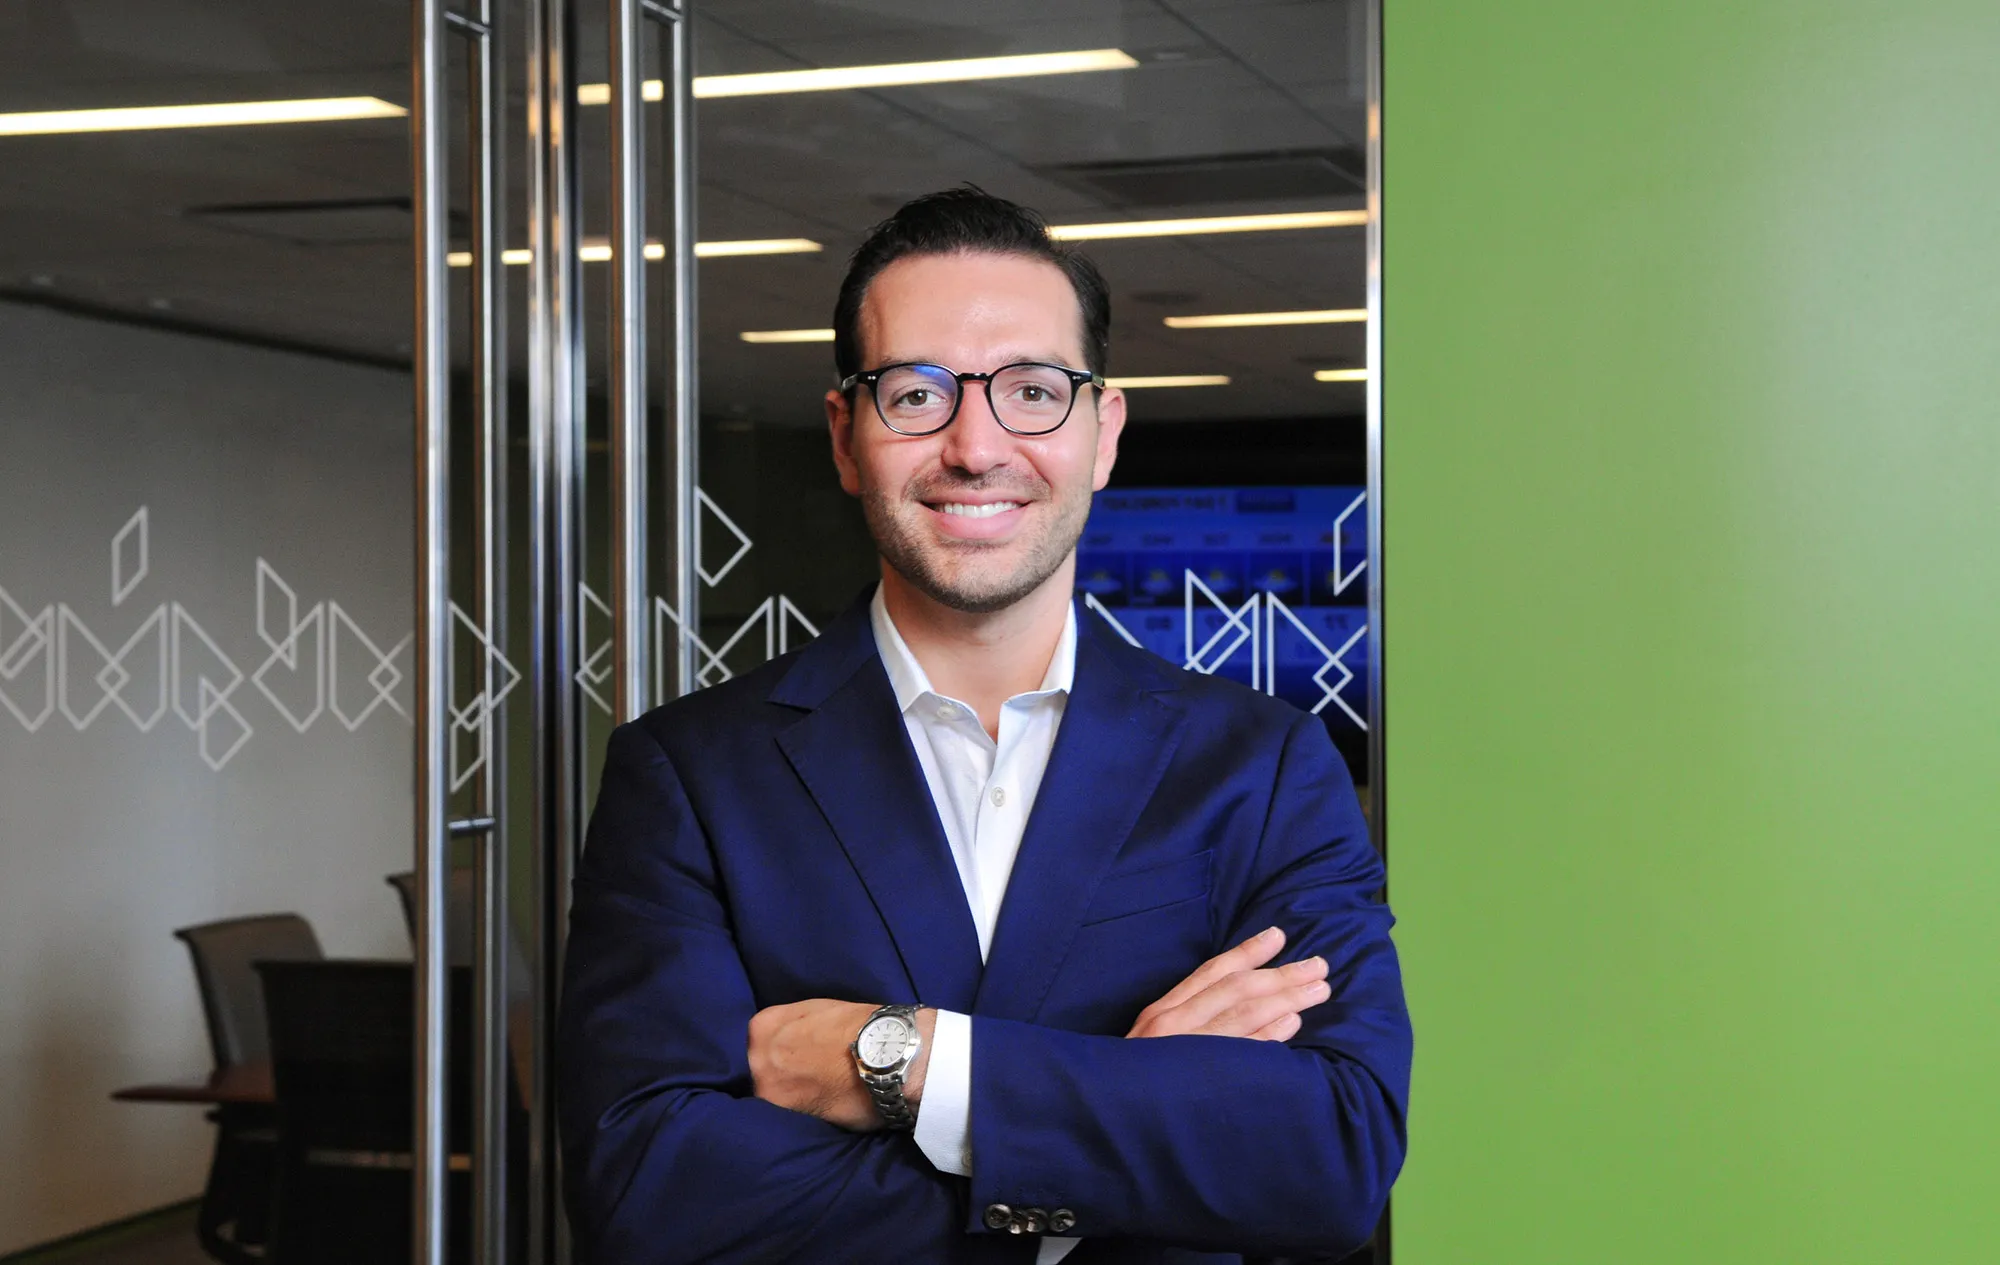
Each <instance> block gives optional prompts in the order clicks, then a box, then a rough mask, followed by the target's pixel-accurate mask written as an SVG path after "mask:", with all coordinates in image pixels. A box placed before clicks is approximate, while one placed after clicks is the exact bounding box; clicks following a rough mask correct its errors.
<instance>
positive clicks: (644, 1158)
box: [557, 188, 1410, 1265]
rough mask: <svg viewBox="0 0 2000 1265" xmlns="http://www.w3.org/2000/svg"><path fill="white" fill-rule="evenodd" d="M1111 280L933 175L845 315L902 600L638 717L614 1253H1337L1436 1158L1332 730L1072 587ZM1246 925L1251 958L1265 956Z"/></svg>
mask: <svg viewBox="0 0 2000 1265" xmlns="http://www.w3.org/2000/svg"><path fill="white" fill-rule="evenodd" d="M1109 326H1110V303H1109V299H1108V297H1107V293H1106V290H1105V286H1104V282H1103V280H1102V278H1101V277H1100V276H1099V274H1098V273H1097V271H1096V269H1095V268H1094V267H1093V266H1091V265H1090V264H1089V262H1088V261H1086V260H1084V259H1083V258H1082V257H1080V256H1078V255H1076V254H1074V253H1072V252H1070V251H1068V250H1066V249H1064V248H1062V247H1059V246H1057V245H1055V244H1053V243H1051V241H1050V240H1049V238H1048V236H1047V233H1046V230H1045V228H1044V226H1043V224H1042V222H1041V220H1040V219H1039V218H1038V217H1036V216H1034V215H1033V214H1032V213H1031V212H1028V211H1025V210H1024V209H1022V208H1020V207H1018V206H1015V205H1014V204H1012V203H1009V202H1005V201H1003V200H1001V199H998V198H994V197H990V196H988V195H986V194H984V193H982V192H980V191H978V190H976V189H971V188H966V189H960V190H955V191H951V192H947V193H941V194H935V195H932V196H929V197H925V198H920V199H918V200H917V201H915V202H912V203H910V204H909V205H908V206H905V207H904V208H903V209H902V210H901V211H899V212H898V213H897V214H896V215H895V216H894V217H892V218H891V219H889V220H888V221H886V222H885V223H884V224H882V225H881V226H879V227H878V228H877V229H876V230H875V232H874V234H873V235H872V236H871V237H870V238H869V239H868V241H867V242H866V243H865V244H864V245H863V246H862V247H861V249H860V250H859V251H858V252H857V253H856V255H855V258H854V262H853V264H852V266H851V268H850V270H849V273H848V277H847V280H846V282H845V284H844V285H843V286H842V289H841V293H840V297H839V301H838V303H837V305H836V308H835V315H834V327H835V344H834V354H835V358H836V360H837V362H838V366H839V369H840V373H841V375H842V381H841V383H840V386H839V387H838V389H836V390H834V391H831V392H829V393H828V395H827V399H826V410H827V418H828V421H829V427H830V430H831V434H832V441H833V458H834V464H835V465H836V466H837V467H838V469H839V473H840V480H841V484H842V486H843V487H844V488H845V489H846V490H847V491H848V492H849V493H850V494H851V495H854V496H856V497H858V498H860V500H861V503H862V508H863V510H864V512H865V514H866V517H867V521H868V525H869V529H870V531H871V533H872V535H873V536H874V538H875V541H876V544H877V546H878V548H879V550H880V552H881V555H882V581H881V584H880V586H879V587H878V588H877V589H876V590H875V591H874V592H873V593H872V594H870V595H867V596H866V597H865V598H864V600H862V601H860V602H858V603H857V604H856V606H855V607H854V608H852V609H851V610H849V611H848V612H847V614H845V615H844V616H842V617H841V618H840V619H839V620H838V621H836V622H835V623H833V624H831V625H830V626H829V627H828V628H827V630H826V632H825V633H824V634H823V635H822V636H821V637H820V638H819V639H818V640H816V641H814V642H813V643H812V644H811V645H809V646H807V647H806V648H805V649H803V650H801V651H797V652H795V653H792V654H789V655H786V656H784V657H781V658H779V659H777V660H775V661H773V662H772V663H770V664H767V665H765V666H764V667H762V668H760V669H758V670H757V671H754V672H751V673H748V674H746V675H744V676H741V677H738V678H736V679H735V680H733V681H730V682H728V683H727V684H724V685H719V686H716V687H714V688H712V689H708V690H704V691H702V692H700V693H698V694H695V695H693V696H691V697H688V698H685V699H682V700H680V701H678V702H675V703H673V704H671V705H669V706H667V707H664V708H661V709H659V710H658V711H655V712H653V713H651V714H649V715H647V716H645V717H643V718H641V719H640V720H638V721H636V722H634V723H632V724H630V725H626V726H623V727H621V728H620V729H619V730H617V731H616V732H615V733H614V734H613V735H612V738H611V743H610V750H609V753H608V755H607V758H606V765H605V773H604V782H603V787H602V791H601V793H600V797H599V799H598V804H597V811H596V815H595V817H594V818H593V820H592V823H591V828H590V834H589V839H588V842H587V844H586V847H585V850H584V854H583V857H582V860H581V862H580V865H579V868H578V873H577V878H576V888H575V903H574V908H573V912H572V914H571V924H570V925H571V939H570V944H569V950H568V966H567V980H566V987H565V992H564V996H563V1005H562V1021H561V1035H560V1039H559V1047H558V1051H557V1057H558V1061H559V1064H560V1097H561V1116H562V1126H563V1143H564V1158H565V1162H566V1165H567V1179H568V1183H569V1204H570V1215H571V1223H572V1226H573V1229H574V1231H575V1235H576V1239H577V1242H578V1244H579V1245H580V1248H581V1252H582V1256H583V1258H584V1259H586V1260H589V1261H592V1262H594V1263H596V1265H638V1263H641V1262H643V1263H645V1265H666V1263H668V1262H683V1261H690V1262H691V1261H721V1262H736V1261H789V1260H798V1261H810V1262H819V1261H828V1262H832V1261H869V1262H913V1263H914V1262H986V1261H993V1262H1001V1261H1005V1262H1019V1263H1020V1265H1028V1263H1029V1262H1040V1263H1041V1265H1049V1263H1051V1262H1054V1261H1058V1260H1065V1261H1068V1262H1070V1265H1088V1263H1090V1262H1111V1261H1121V1262H1142V1261H1143V1262H1192V1261H1233V1260H1236V1259H1238V1258H1239V1256H1240V1255H1241V1254H1246V1253H1247V1254H1250V1255H1253V1256H1269V1255H1287V1256H1312V1257H1328V1258H1332V1257H1337V1256H1339V1255H1341V1254H1344V1253H1345V1252H1347V1251H1349V1250H1351V1249H1353V1248H1354V1247H1356V1246H1357V1245H1359V1244H1360V1243H1362V1242H1363V1241H1364V1240H1365V1239H1366V1238H1367V1236H1368V1235H1369V1233H1370V1232H1371V1230H1372V1229H1373V1227H1374V1225H1375V1222H1376V1220H1377V1218H1378V1217H1379V1215H1380V1213H1381V1210H1382V1206H1383V1202H1384V1200H1385V1199H1386V1198H1387V1196H1388V1192H1389V1186H1390V1183H1391V1182H1392V1181H1393V1180H1394V1178H1395V1175H1396V1172H1397V1170H1398V1168H1399V1167H1400V1164H1401V1161H1402V1153H1403V1142H1404V1132H1403V1119H1404V1105H1405V1100H1406V1096H1407V1090H1408V1079H1409V1059H1410V1033H1409V1021H1408V1016H1407V1013H1406V1011H1405V1009H1404V1004H1403V996H1402V987H1401V982H1400V978H1399V974H1398V969H1397V965H1396V959H1395V953H1394V950H1393V948H1392V947H1391V945H1390V941H1389V935H1388V932H1389V926H1390V922H1391V919H1390V916H1389V913H1388V910H1387V908H1386V906H1384V905H1382V904H1380V903H1378V901H1377V897H1378V894H1379V890H1380V888H1381V886H1382V882H1383V872H1382V868H1381V865H1380V864H1379V862H1378V861H1377V858H1376V856H1375V853H1374V851H1373V849H1372V848H1371V846H1370V845H1369V842H1368V838H1367V833H1366V829H1365V827H1364V824H1363V821H1362V817H1361V813H1360V809H1359V805H1358V804H1357V802H1356V800H1355V796H1354V790H1353V786H1352V784H1351V782H1350V781H1349V780H1348V777H1347V773H1346V770H1345V767H1344V766H1343V765H1342V763H1341V761H1340V759H1339V758H1338V756H1337V755H1336V754H1335V752H1334V749H1333V746H1332V744H1331V742H1330V741H1329V740H1328V738H1327V735H1326V733H1325V730H1324V728H1323V727H1322V725H1321V723H1320V722H1319V721H1318V720H1317V719H1315V718H1313V717H1310V716H1305V715H1302V714H1300V713H1299V712H1297V711H1296V710H1294V709H1292V708H1291V707H1289V706H1288V705H1286V704H1284V703H1281V702H1277V701H1275V700H1273V699H1270V698H1267V697H1264V696H1262V695H1260V694H1257V693H1255V692H1253V691H1249V690H1245V689H1243V688H1242V687H1241V686H1237V685H1233V684H1230V683H1228V682H1224V681H1220V680H1215V679H1211V678H1209V677H1205V676H1201V675H1197V674H1193V673H1186V672H1182V671H1180V670H1178V669H1176V668H1174V667H1172V666H1170V665H1168V664H1167V663H1165V662H1163V661H1161V660H1159V659H1157V658H1154V657H1153V656H1151V655H1149V654H1147V653H1146V652H1144V651H1141V650H1138V649H1136V648H1133V647H1131V646H1128V645H1127V644H1125V643H1124V642H1123V641H1122V640H1120V639H1119V638H1118V637H1117V636H1116V635H1115V634H1114V633H1112V632H1111V631H1110V630H1109V629H1108V628H1107V627H1105V626H1104V625H1103V623H1102V621H1100V620H1098V619H1097V618H1096V617H1094V616H1085V617H1081V618H1080V617H1079V616H1078V615H1077V614H1076V610H1075V607H1074V604H1073V602H1072V599H1071V595H1072V592H1073V589H1074V584H1075V568H1076V555H1075V547H1076V542H1077V539H1078V537H1079V535H1080V534H1081V532H1082V530H1083V526H1084V520H1085V518H1086V516H1087V515H1088V512H1089V509H1090V498H1091V493H1092V492H1093V491H1095V490H1097V489H1100V488H1102V487H1104V485H1105V482H1106V480H1107V479H1108V478H1109V476H1110V473H1111V467H1112V462H1113V460H1114V459H1115V457H1116V455H1117V449H1118V440H1119V436H1120V432H1121V430H1122V428H1123V425H1124V420H1125V402H1124V399H1123V397H1122V396H1121V395H1120V393H1119V392H1118V391H1116V390H1114V389H1110V388H1107V387H1106V386H1105V383H1104V379H1103V377H1102V374H1103V372H1104V366H1105V357H1106V350H1107V343H1108V330H1109ZM1232 946H1233V947H1232Z"/></svg>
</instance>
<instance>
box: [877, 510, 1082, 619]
mask: <svg viewBox="0 0 2000 1265" xmlns="http://www.w3.org/2000/svg"><path fill="white" fill-rule="evenodd" d="M1036 484H1037V486H1035V487H1034V488H1033V489H1032V490H1029V489H1024V488H1022V487H1020V486H1019V485H1013V486H1001V485H997V484H990V483H983V482H982V481H980V480H977V479H964V480H960V479H953V480H944V481H930V482H926V483H923V484H913V485H912V486H911V487H910V488H909V489H908V490H906V491H905V492H904V493H903V494H902V495H900V496H898V495H896V494H894V493H891V492H888V491H886V490H884V489H882V488H879V487H871V488H867V489H864V490H863V492H862V495H861V507H862V513H863V515H864V516H865V517H866V518H867V520H868V532H869V534H870V535H871V536H873V537H874V538H875V548H876V549H877V550H878V551H880V552H881V554H882V560H883V561H885V562H887V563H888V564H889V566H890V567H891V568H893V569H894V570H895V572H896V574H898V575H900V576H902V577H903V579H905V580H907V581H908V582H909V583H910V585H911V586H912V587H913V588H915V589H916V590H917V591H918V592H920V593H922V594H923V595H924V596H925V597H928V598H930V599H931V600H932V601H934V602H936V603H938V604H939V605H941V606H946V607H949V608H950V609H952V610H956V611H963V612H965V613H966V614H968V615H985V614H990V613H992V612H994V611H1000V610H1005V609H1007V608H1008V607H1009V606H1012V605H1014V604H1015V603H1016V602H1019V601H1021V600H1022V599H1023V598H1025V597H1027V596H1028V595H1029V594H1030V593H1033V592H1034V591H1035V590H1036V589H1039V588H1041V587H1042V585H1044V584H1046V583H1048V580H1049V577H1050V576H1052V575H1054V574H1055V573H1056V572H1057V571H1058V570H1060V569H1061V568H1062V564H1063V563H1064V562H1065V561H1066V560H1068V558H1069V556H1070V554H1071V553H1072V552H1073V551H1074V550H1075V549H1076V542H1077V541H1078V540H1080V539H1082V538H1083V527H1084V523H1085V522H1086V521H1087V520H1088V519H1089V517H1090V496H1089V494H1088V493H1085V494H1083V495H1081V496H1078V495H1074V494H1072V495H1070V496H1067V497H1064V498H1062V499H1060V500H1054V499H1050V498H1047V496H1046V493H1047V492H1048V488H1049V485H1048V484H1047V483H1046V482H1044V481H1041V480H1036ZM995 491H998V492H1001V493H1003V494H1006V493H1021V500H1022V501H1023V502H1024V503H1025V504H1030V505H1043V506H1048V505H1053V506H1054V507H1055V509H1056V512H1055V513H1054V514H1053V515H1051V516H1049V518H1048V519H1047V520H1046V522H1045V523H1044V525H1043V526H1042V528H1041V530H1040V533H1039V534H1038V535H1037V536H1036V537H1035V538H1034V539H1033V540H1031V541H1029V542H1028V547H1027V553H1026V556H1025V557H1023V558H1022V559H1021V561H1020V563H1019V564H1018V565H1017V566H1015V567H1014V568H1013V569H1012V570H1011V571H1007V572H1003V573H1001V574H997V575H995V574H982V570H983V569H982V568H978V567H974V566H966V567H953V566H951V565H950V563H951V560H952V559H953V558H957V559H960V560H964V561H967V562H971V561H973V560H976V559H977V558H978V557H979V556H980V554H982V553H997V552H999V551H1000V550H1001V549H1005V548H1019V547H1020V542H1018V541H1016V542H1010V544H1008V545H1003V546H995V545H987V544H983V543H979V542H974V541H964V542H951V541H939V540H937V539H936V538H935V537H931V536H929V535H928V533H926V531H925V530H924V527H923V525H922V523H921V520H920V519H918V517H917V516H918V515H923V514H929V513H931V511H930V510H929V509H927V508H926V507H925V506H924V504H923V502H924V501H927V500H938V499H943V494H944V493H947V492H960V493H976V492H995ZM903 506H909V507H911V510H912V511H913V512H911V513H909V514H907V515H906V514H905V513H904V512H902V507H903Z"/></svg>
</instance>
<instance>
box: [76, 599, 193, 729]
mask: <svg viewBox="0 0 2000 1265" xmlns="http://www.w3.org/2000/svg"><path fill="white" fill-rule="evenodd" d="M148 649H150V653H147V651H148ZM55 650H56V663H55V673H56V708H57V710H59V711H60V712H62V714H63V716H64V718H65V719H67V720H68V721H69V723H70V725H71V726H72V727H74V728H76V729H77V730H79V731H81V730H84V729H88V728H89V727H90V725H91V723H92V722H93V721H95V720H96V719H97V718H98V716H100V715H102V714H103V712H104V710H105V709H106V708H108V707H114V706H115V707H117V708H118V709H119V710H120V711H122V712H124V713H125V715H126V718H127V719H129V720H130V721H131V722H132V724H133V725H134V726H135V727H136V728H137V729H138V730H139V732H140V733H150V732H152V729H153V726H154V725H156V724H158V723H159V721H160V718H161V717H162V716H164V715H166V713H167V704H168V697H169V686H170V682H171V679H172V678H171V674H170V672H169V670H168V658H167V656H168V638H167V608H166V607H165V606H159V607H156V608H154V610H153V612H152V613H151V614H150V615H148V616H147V617H146V618H145V620H144V621H142V622H141V623H140V624H139V626H138V628H137V629H136V630H134V631H133V632H132V634H131V635H130V636H128V637H127V638H126V639H125V641H124V642H123V644H121V645H120V646H119V647H118V649H117V650H115V651H114V650H112V649H110V648H109V647H108V646H106V645H105V643H104V642H103V641H102V640H101V639H100V638H99V637H98V636H97V634H96V633H94V632H92V631H91V630H90V628H89V626H88V625H86V624H85V623H84V622H83V620H82V619H80V618H78V616H77V613H76V612H75V611H74V610H72V609H70V606H69V604H68V603H67V602H58V603H56V646H55ZM135 680H136V681H137V682H138V688H136V689H134V688H132V683H133V682H134V681H135ZM135 704H137V706H135ZM141 708H143V710H141Z"/></svg>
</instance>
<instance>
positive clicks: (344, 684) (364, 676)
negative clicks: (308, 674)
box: [326, 601, 416, 733]
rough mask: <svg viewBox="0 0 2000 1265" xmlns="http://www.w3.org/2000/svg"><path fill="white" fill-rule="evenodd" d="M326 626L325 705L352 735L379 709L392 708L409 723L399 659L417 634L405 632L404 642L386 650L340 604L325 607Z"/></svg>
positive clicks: (330, 602)
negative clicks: (400, 697)
mask: <svg viewBox="0 0 2000 1265" xmlns="http://www.w3.org/2000/svg"><path fill="white" fill-rule="evenodd" d="M326 627H327V638H326V641H327V650H326V705H327V710H328V711H330V712H332V713H333V716H334V719H335V720H338V721H339V722H340V723H341V724H342V725H344V726H346V728H347V731H348V732H349V733H353V732H354V731H355V730H357V729H359V728H361V726H362V724H363V723H364V722H365V721H367V719H368V717H369V716H371V715H373V714H374V712H375V709H376V708H378V707H387V708H388V709H389V710H390V711H392V712H395V713H396V714H397V715H398V716H401V717H402V718H403V719H404V720H406V721H407V720H409V718H410V713H409V712H407V711H405V710H404V708H403V705H402V703H400V702H398V701H397V699H396V687H398V686H399V685H401V684H402V683H403V678H404V675H405V674H404V672H403V670H402V669H401V668H398V667H397V666H396V660H397V658H398V657H399V656H401V655H402V653H403V651H405V650H407V649H409V647H410V643H411V642H412V641H413V640H415V638H416V634H415V633H405V634H403V639H402V640H401V641H399V642H397V643H396V644H395V645H393V646H390V647H389V648H388V649H387V650H384V649H382V647H381V646H379V645H377V644H376V643H375V639H374V638H372V637H370V636H369V635H368V634H367V633H365V632H363V631H362V630H361V625H360V624H357V623H356V622H355V621H354V617H353V616H351V615H349V614H348V613H347V611H346V609H345V608H344V607H342V606H341V604H340V603H339V602H333V601H329V602H328V603H327V604H326ZM343 673H344V674H345V675H344V677H343ZM363 686H366V687H367V688H366V689H363V688H362V687H363ZM363 700H366V701H365V702H364V701H363Z"/></svg>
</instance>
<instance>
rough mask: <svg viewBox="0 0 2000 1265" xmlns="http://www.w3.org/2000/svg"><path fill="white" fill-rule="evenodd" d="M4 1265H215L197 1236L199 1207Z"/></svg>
mask: <svg viewBox="0 0 2000 1265" xmlns="http://www.w3.org/2000/svg"><path fill="white" fill-rule="evenodd" d="M0 1265H214V1262H213V1261H211V1260H209V1258H208V1256H207V1255H206V1254H205V1253H203V1252H202V1250H201V1244H200V1243H199V1242H197V1241H196V1239H195V1237H194V1205H193V1204H184V1205H182V1206H180V1207H176V1208H168V1209H164V1210H162V1211H160V1212H155V1213H149V1214H147V1215H146V1216H143V1217H135V1218H134V1219H132V1220H131V1221H126V1222H121V1223H119V1224H118V1225H115V1226H107V1227H106V1228H105V1229H103V1230H99V1231H95V1232H92V1233H89V1234H82V1235H78V1236H77V1237H75V1238H72V1239H64V1240H63V1241H62V1242H60V1243H52V1244H50V1245H48V1246H47V1247H42V1248H35V1249H33V1250H30V1251H27V1252H21V1253H19V1254H17V1255H14V1256H7V1257H0Z"/></svg>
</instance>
